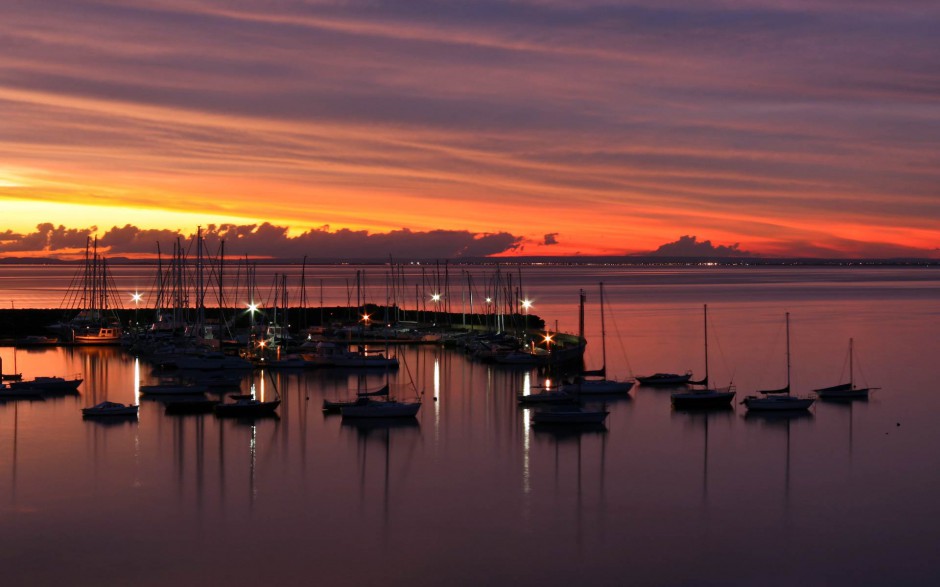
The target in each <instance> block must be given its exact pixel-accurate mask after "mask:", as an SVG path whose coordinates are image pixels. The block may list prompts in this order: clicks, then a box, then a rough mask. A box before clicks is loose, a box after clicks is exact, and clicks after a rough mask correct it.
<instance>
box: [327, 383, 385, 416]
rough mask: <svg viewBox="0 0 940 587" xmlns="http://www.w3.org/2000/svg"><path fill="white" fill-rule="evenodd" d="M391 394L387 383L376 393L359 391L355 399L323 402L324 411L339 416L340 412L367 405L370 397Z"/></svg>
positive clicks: (375, 391)
mask: <svg viewBox="0 0 940 587" xmlns="http://www.w3.org/2000/svg"><path fill="white" fill-rule="evenodd" d="M388 394H389V385H388V383H386V384H385V385H383V386H382V387H380V388H379V389H376V390H374V391H357V392H356V397H355V398H353V399H339V400H329V399H325V400H323V411H324V412H326V413H328V414H338V413H340V410H341V409H343V408H346V407H349V406H361V405H365V404H367V403H368V402H369V401H370V400H369V398H370V397H379V396H383V395H384V396H386V397H388Z"/></svg>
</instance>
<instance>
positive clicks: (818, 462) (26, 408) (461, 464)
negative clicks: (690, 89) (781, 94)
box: [0, 267, 940, 585]
mask: <svg viewBox="0 0 940 587" xmlns="http://www.w3.org/2000/svg"><path fill="white" fill-rule="evenodd" d="M34 271H35V270H34ZM331 271H335V273H331V274H329V275H330V276H331V277H330V279H333V287H334V289H335V291H334V293H336V292H338V291H339V290H340V289H342V293H341V296H339V294H337V297H342V298H343V300H345V295H346V294H345V285H340V284H339V282H340V280H342V281H343V282H344V281H345V279H346V278H347V277H348V272H349V270H348V269H346V273H340V272H339V270H338V269H337V270H331ZM259 272H260V271H259ZM69 274H70V273H69ZM141 275H142V273H141ZM375 275H376V283H377V284H378V283H379V276H381V269H380V268H376V269H375ZM17 279H22V280H23V281H22V283H23V284H26V285H29V283H28V282H29V281H30V280H29V279H27V278H25V277H23V276H19V277H17ZM63 279H67V277H63ZM523 279H524V289H526V290H527V292H528V295H529V296H530V297H531V298H532V299H533V300H535V308H534V309H533V311H534V312H536V313H538V314H539V315H541V316H543V317H544V318H546V319H547V320H548V321H549V322H550V323H553V322H554V320H555V319H557V320H558V321H559V325H560V327H561V328H562V329H565V330H574V329H575V328H576V324H577V290H578V289H579V288H585V289H586V290H588V294H589V302H588V308H587V320H588V324H587V334H588V338H589V340H590V344H589V350H588V353H587V357H586V358H587V362H588V365H589V366H595V365H598V366H599V363H600V362H601V357H600V344H599V343H600V338H599V337H600V327H599V315H598V313H599V311H598V308H597V295H596V289H597V285H596V284H597V282H598V281H600V280H603V281H604V282H605V284H606V287H607V294H608V301H609V302H610V311H609V312H608V314H607V331H608V338H607V348H608V353H607V362H608V366H609V371H610V372H611V373H612V374H615V375H618V376H629V375H631V374H634V373H635V374H644V373H651V372H654V371H662V370H670V371H684V370H685V369H693V370H694V371H695V372H696V374H697V375H699V374H701V372H702V370H703V367H704V366H703V358H702V355H703V328H702V304H704V303H708V305H709V317H710V326H709V329H710V330H709V335H710V337H711V338H710V341H711V346H710V349H709V350H710V353H711V359H712V360H711V374H712V376H713V378H714V380H715V381H716V382H717V383H719V384H726V383H727V382H729V381H730V380H733V383H734V384H735V385H736V386H737V388H738V395H739V397H743V396H744V395H746V394H747V393H749V392H752V391H753V390H754V389H757V388H769V387H780V386H782V385H783V383H784V379H785V376H786V374H785V362H784V330H783V322H784V313H785V312H790V314H791V338H792V342H791V349H792V354H793V361H792V362H793V381H794V390H795V391H797V392H799V393H807V392H808V391H809V390H810V389H811V388H814V387H821V386H825V385H832V384H835V383H838V382H840V375H841V374H842V373H843V372H844V370H845V365H844V359H845V354H846V348H847V344H848V339H849V338H850V337H854V339H855V343H856V349H857V361H856V364H857V366H858V367H859V368H860V371H858V370H857V371H856V377H857V378H858V379H860V380H861V381H862V382H863V383H865V382H867V383H868V384H870V385H876V386H880V387H882V388H883V389H881V390H879V391H877V392H875V393H874V394H873V395H872V397H871V399H870V400H869V401H867V402H856V403H851V404H841V403H836V404H833V403H822V402H817V404H816V406H815V407H814V408H813V410H812V411H811V412H810V413H809V414H808V415H806V416H803V417H799V418H780V417H777V418H767V417H764V418H754V417H752V416H747V415H746V414H745V410H744V409H743V406H740V405H735V407H734V408H735V409H734V410H732V411H727V412H717V413H714V412H713V413H708V414H705V413H683V412H676V411H674V410H673V409H672V408H671V406H670V401H669V393H670V392H669V390H658V389H652V388H646V387H637V388H635V389H634V390H633V391H632V392H631V394H630V398H629V399H623V400H619V401H613V402H610V403H609V404H608V407H609V409H610V411H611V414H610V417H609V418H608V421H607V425H606V427H604V428H602V429H600V430H574V431H571V430H567V431H566V430H561V431H559V430H548V431H545V430H540V429H537V428H535V427H533V426H531V425H530V424H529V417H530V415H529V413H528V412H527V411H526V410H524V409H521V408H519V407H518V406H517V405H516V399H515V396H516V394H517V393H519V392H521V391H523V390H524V388H525V387H526V386H527V385H534V384H536V383H538V381H539V376H538V374H537V373H536V372H535V371H531V372H530V371H526V370H519V369H507V368H501V367H495V366H489V365H483V364H478V363H473V362H470V361H468V360H467V359H466V358H465V357H464V356H463V355H462V354H461V353H460V352H459V351H453V350H445V349H440V348H437V347H431V346H425V347H417V348H406V349H401V350H400V351H399V352H400V353H401V356H402V357H403V359H404V360H405V361H406V362H407V364H408V367H409V368H410V370H411V371H412V372H413V373H415V376H416V378H417V380H418V386H419V387H420V388H422V389H424V391H425V396H424V405H423V407H422V409H421V412H420V413H419V415H418V418H417V419H416V421H415V422H413V423H410V424H406V425H400V424H399V425H391V426H389V425H381V424H378V425H376V424H373V425H349V424H344V423H343V422H342V419H341V418H340V417H338V416H334V417H324V415H323V414H322V413H321V411H320V405H321V401H322V400H323V398H325V397H330V398H332V397H337V396H346V395H347V394H348V393H349V392H348V391H347V390H349V389H356V388H357V386H363V387H376V386H378V385H380V384H381V382H382V376H381V375H372V376H369V377H367V378H361V377H359V376H357V375H356V374H355V373H350V372H341V371H336V370H332V371H327V370H323V371H305V372H290V373H288V372H281V373H278V374H274V375H273V382H272V378H271V376H270V375H267V374H264V375H262V374H260V373H255V374H254V375H253V376H251V377H249V378H246V380H245V382H244V383H243V389H245V390H248V389H249V388H250V386H251V385H254V386H255V388H256V391H258V392H259V393H263V394H264V395H266V396H270V395H271V394H272V393H273V386H274V385H275V384H276V386H277V389H278V390H279V392H280V394H281V396H282V398H283V400H284V401H283V404H282V405H281V407H280V408H279V412H280V417H279V419H270V420H256V421H237V420H218V419H216V418H215V417H214V416H212V415H208V416H168V415H165V414H164V412H163V407H162V405H161V404H159V403H157V402H153V401H148V400H146V399H144V400H143V401H142V402H141V410H140V418H139V421H136V422H124V423H116V424H106V423H101V422H89V421H83V420H82V418H81V414H80V408H81V407H83V406H87V405H93V404H95V403H97V402H98V401H101V400H103V399H105V398H107V399H111V400H115V401H121V402H131V401H134V400H135V385H137V384H146V383H149V382H152V381H155V376H154V374H153V373H152V372H151V369H150V367H149V366H148V365H147V364H146V363H143V362H138V361H137V360H136V359H135V357H133V356H132V355H129V354H125V353H124V352H122V351H121V350H119V349H84V348H68V349H49V350H37V351H25V350H19V351H17V353H16V357H15V360H16V363H17V367H18V370H19V371H22V372H23V373H24V374H25V375H26V376H27V377H31V376H36V375H71V374H73V373H82V374H83V375H84V377H85V383H84V384H83V385H82V387H81V388H80V391H81V395H79V396H67V397H59V398H46V399H45V400H44V401H32V402H29V401H22V400H20V401H15V402H14V401H7V402H5V403H0V523H2V528H3V531H2V533H0V568H2V569H3V580H2V581H0V582H2V584H3V585H53V584H55V585H65V584H68V585H166V584H174V583H175V584H178V585H195V584H227V585H256V584H272V585H295V584H296V585H300V584H303V585H307V584H324V585H326V584H335V585H361V584H367V583H369V582H372V583H377V584H389V585H405V584H408V585H440V584H447V585H478V584H489V585H569V584H590V585H624V584H636V585H793V584H797V583H799V584H804V585H827V584H828V585H832V584H854V585H886V584H896V585H901V584H903V585H934V584H937V583H938V582H940V564H938V563H937V562H936V556H935V553H936V549H937V546H938V545H940V527H938V520H940V500H938V499H937V498H936V496H937V495H938V494H940V448H938V447H940V426H938V425H937V423H936V421H937V414H938V413H940V388H938V386H940V383H938V381H940V361H938V357H940V272H938V271H937V270H936V269H935V268H933V269H925V268H919V269H916V268H731V269H722V268H689V269H669V270H667V269H635V268H607V269H605V268H598V267H594V268H584V267H576V268H557V267H540V268H529V269H526V270H524V273H523ZM13 280H14V279H13V278H12V277H10V275H9V274H6V273H5V274H4V276H3V277H2V278H0V282H2V283H4V284H6V285H3V286H0V292H2V294H0V295H6V296H8V297H9V296H11V295H14V294H15V292H21V293H23V292H27V293H23V295H24V297H23V298H22V299H19V298H13V299H17V300H18V301H22V303H17V307H26V306H29V305H31V304H30V303H28V302H27V301H25V300H26V299H27V298H28V299H34V300H35V299H40V298H41V296H42V295H43V294H42V292H41V291H40V290H39V289H35V286H34V285H30V287H24V288H23V289H19V290H18V289H17V288H15V287H10V285H11V283H12V281H13ZM33 281H35V279H33ZM54 281H55V280H54V279H50V280H49V282H50V283H52V282H54ZM57 283H58V282H57ZM67 285H68V284H67V283H66V284H65V285H64V286H62V287H63V288H64V287H67ZM118 286H119V288H129V289H131V290H133V289H134V285H133V284H130V283H129V282H120V281H119V282H118ZM50 287H51V289H55V286H54V285H52V286H50ZM376 287H379V286H378V285H377V286H376ZM411 287H412V288H413V286H411ZM31 288H34V289H31ZM28 291H32V292H35V293H32V294H30V293H28ZM11 292H13V293H11ZM308 295H309V294H308ZM30 296H33V297H31V298H30ZM52 297H55V298H58V294H56V295H55V296H52ZM311 297H314V296H312V295H311ZM374 297H375V298H382V299H383V301H384V292H383V293H381V294H379V293H378V292H376V293H375V294H374ZM295 299H297V298H295ZM370 301H373V300H372V299H370ZM375 301H378V300H375ZM327 303H330V300H327ZM38 305H43V304H38ZM52 305H53V306H55V305H57V303H56V304H52ZM452 309H453V306H452ZM712 335H714V336H713V337H712ZM0 353H2V356H3V359H4V367H5V370H7V371H9V370H11V368H10V367H11V366H12V363H13V360H14V357H13V349H12V348H3V349H0ZM392 377H393V382H396V381H397V382H399V383H403V382H405V381H407V372H406V370H405V369H404V368H403V369H401V370H400V372H399V373H398V374H396V375H393V376H392ZM434 398H437V401H434Z"/></svg>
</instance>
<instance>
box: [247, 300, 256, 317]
mask: <svg viewBox="0 0 940 587" xmlns="http://www.w3.org/2000/svg"><path fill="white" fill-rule="evenodd" d="M248 311H249V312H251V313H252V314H254V313H255V312H257V311H258V304H256V303H254V302H251V303H250V304H248Z"/></svg>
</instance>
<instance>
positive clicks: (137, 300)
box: [131, 291, 144, 305]
mask: <svg viewBox="0 0 940 587" xmlns="http://www.w3.org/2000/svg"><path fill="white" fill-rule="evenodd" d="M142 299H144V294H142V293H140V292H136V291H135V292H134V294H133V295H132V296H131V301H132V302H134V304H135V305H136V304H139V303H140V301H141V300H142Z"/></svg>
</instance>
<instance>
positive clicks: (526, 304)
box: [522, 299, 532, 312]
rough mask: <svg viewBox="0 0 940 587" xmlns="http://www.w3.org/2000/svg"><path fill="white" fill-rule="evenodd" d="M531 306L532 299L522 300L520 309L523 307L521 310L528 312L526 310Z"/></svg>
mask: <svg viewBox="0 0 940 587" xmlns="http://www.w3.org/2000/svg"><path fill="white" fill-rule="evenodd" d="M531 307H532V300H529V299H525V300H522V309H523V310H525V311H526V312H528V311H529V308H531Z"/></svg>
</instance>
